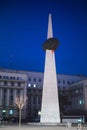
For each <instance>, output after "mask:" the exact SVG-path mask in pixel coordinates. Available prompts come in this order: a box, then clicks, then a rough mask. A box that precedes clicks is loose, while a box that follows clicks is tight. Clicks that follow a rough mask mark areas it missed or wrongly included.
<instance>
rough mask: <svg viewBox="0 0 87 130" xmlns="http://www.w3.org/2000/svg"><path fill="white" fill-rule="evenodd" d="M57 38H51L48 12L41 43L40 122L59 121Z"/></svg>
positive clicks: (50, 21) (50, 22) (51, 32)
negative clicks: (42, 50) (42, 61)
mask: <svg viewBox="0 0 87 130" xmlns="http://www.w3.org/2000/svg"><path fill="white" fill-rule="evenodd" d="M58 43H59V42H58V40H57V39H56V38H53V31H52V18H51V14H49V20H48V34H47V40H46V41H45V42H44V44H43V49H44V50H45V51H46V57H45V70H44V80H43V92H42V106H41V118H40V122H41V123H60V111H59V100H58V87H57V75H56V65H55V49H56V48H57V46H58Z"/></svg>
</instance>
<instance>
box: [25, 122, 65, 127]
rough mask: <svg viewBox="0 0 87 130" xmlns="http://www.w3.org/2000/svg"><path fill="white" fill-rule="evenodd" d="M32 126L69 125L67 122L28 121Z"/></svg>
mask: <svg viewBox="0 0 87 130" xmlns="http://www.w3.org/2000/svg"><path fill="white" fill-rule="evenodd" d="M27 124H28V125H31V126H67V123H49V122H48V123H41V122H28V123H27Z"/></svg>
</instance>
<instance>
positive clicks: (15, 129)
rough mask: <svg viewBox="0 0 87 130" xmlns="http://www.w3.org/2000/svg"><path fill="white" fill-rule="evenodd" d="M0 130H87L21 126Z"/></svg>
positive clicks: (0, 129) (1, 129)
mask: <svg viewBox="0 0 87 130" xmlns="http://www.w3.org/2000/svg"><path fill="white" fill-rule="evenodd" d="M0 130H87V126H86V127H82V128H81V129H78V128H77V126H76V127H70V128H69V127H67V126H29V125H26V126H21V127H20V128H19V127H18V126H4V125H3V126H0Z"/></svg>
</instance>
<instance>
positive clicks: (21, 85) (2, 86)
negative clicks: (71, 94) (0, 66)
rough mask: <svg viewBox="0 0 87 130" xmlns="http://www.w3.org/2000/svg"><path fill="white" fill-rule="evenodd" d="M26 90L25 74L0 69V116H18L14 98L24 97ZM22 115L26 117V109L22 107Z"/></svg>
mask: <svg viewBox="0 0 87 130" xmlns="http://www.w3.org/2000/svg"><path fill="white" fill-rule="evenodd" d="M26 90H27V76H26V75H25V74H22V73H18V72H15V71H14V72H12V71H10V70H9V71H8V70H2V71H0V116H3V117H5V118H6V117H7V118H8V117H11V116H14V117H18V107H17V106H16V98H18V97H20V96H22V97H26ZM25 108H26V106H25ZM22 117H24V118H25V117H26V109H23V112H22Z"/></svg>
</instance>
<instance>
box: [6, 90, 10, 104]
mask: <svg viewBox="0 0 87 130" xmlns="http://www.w3.org/2000/svg"><path fill="white" fill-rule="evenodd" d="M9 97H10V90H9V89H7V101H6V106H9Z"/></svg>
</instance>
